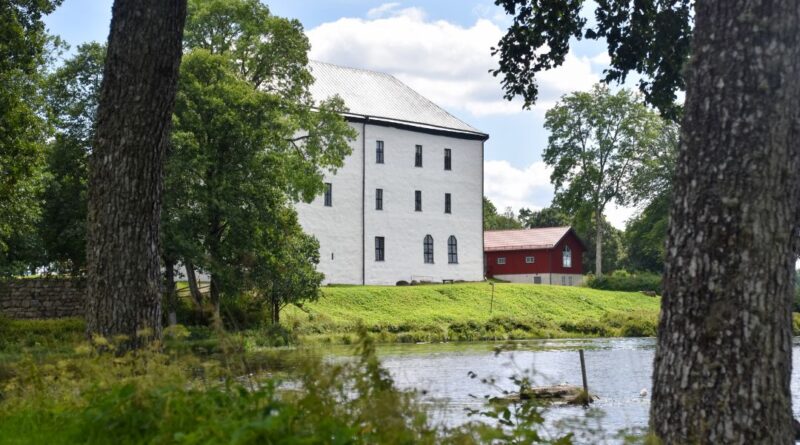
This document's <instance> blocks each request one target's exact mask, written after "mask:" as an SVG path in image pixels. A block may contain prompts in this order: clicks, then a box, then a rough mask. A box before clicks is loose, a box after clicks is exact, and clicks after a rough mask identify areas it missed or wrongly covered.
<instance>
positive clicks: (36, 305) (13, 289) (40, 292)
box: [0, 278, 86, 318]
mask: <svg viewBox="0 0 800 445" xmlns="http://www.w3.org/2000/svg"><path fill="white" fill-rule="evenodd" d="M85 290H86V282H85V280H83V279H77V278H25V279H12V280H0V314H2V315H5V316H7V317H11V318H61V317H81V316H83V312H84V303H85Z"/></svg>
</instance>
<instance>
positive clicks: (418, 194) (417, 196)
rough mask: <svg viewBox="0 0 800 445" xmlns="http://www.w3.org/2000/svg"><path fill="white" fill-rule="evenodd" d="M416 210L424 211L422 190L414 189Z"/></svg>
mask: <svg viewBox="0 0 800 445" xmlns="http://www.w3.org/2000/svg"><path fill="white" fill-rule="evenodd" d="M414 210H415V211H417V212H421V211H422V190H415V191H414Z"/></svg>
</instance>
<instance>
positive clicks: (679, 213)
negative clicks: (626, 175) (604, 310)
mask: <svg viewBox="0 0 800 445" xmlns="http://www.w3.org/2000/svg"><path fill="white" fill-rule="evenodd" d="M798 104H800V3H798V2H797V1H796V0H705V1H701V2H696V19H695V31H694V39H693V55H692V61H691V62H690V67H689V71H688V73H687V92H686V109H685V115H684V119H683V125H682V138H681V139H682V140H681V146H680V152H679V157H678V164H677V172H676V178H675V189H674V197H673V202H672V214H671V220H670V228H669V234H668V239H667V246H666V247H667V262H666V269H665V272H664V296H663V300H662V309H661V323H660V326H659V330H658V344H657V349H656V356H655V365H654V371H653V374H654V375H653V402H652V405H651V411H650V423H651V428H652V430H653V433H654V434H655V435H656V436H658V437H659V438H660V439H661V440H662V441H663V443H666V444H678V443H725V444H756V443H758V444H777V443H781V444H789V443H793V430H792V410H791V398H790V390H789V382H790V377H791V353H792V345H791V338H792V329H791V328H792V320H791V302H792V285H793V282H794V278H793V275H792V274H793V273H794V272H793V269H794V255H793V253H794V252H796V249H797V246H798V225H797V224H798V216H800V145H798V136H800V132H798V118H800V115H799V114H798V108H799V107H798Z"/></svg>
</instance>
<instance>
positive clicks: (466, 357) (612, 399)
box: [378, 337, 800, 432]
mask: <svg viewBox="0 0 800 445" xmlns="http://www.w3.org/2000/svg"><path fill="white" fill-rule="evenodd" d="M498 345H499V344H497V343H491V342H481V343H444V344H425V345H387V346H381V347H380V348H379V349H378V354H379V356H380V358H381V361H382V363H383V365H384V367H385V368H387V369H388V370H389V371H390V372H391V374H392V376H393V377H394V379H395V382H396V384H397V385H398V386H399V387H401V388H404V389H416V390H419V391H423V393H422V395H421V398H422V400H423V401H424V402H425V403H429V404H434V405H435V407H436V409H435V410H434V412H435V413H436V415H435V420H437V421H438V422H441V423H443V424H445V425H449V426H456V425H458V424H461V423H464V422H467V421H469V420H470V417H468V416H467V414H466V409H467V408H473V409H480V408H481V407H482V405H483V402H482V396H484V395H487V394H490V395H493V396H495V395H498V394H500V391H501V390H503V389H506V390H510V391H513V390H514V389H515V386H514V384H513V383H512V382H511V381H510V380H509V377H511V376H512V375H514V374H517V375H520V374H523V373H529V374H528V375H531V376H532V378H533V380H534V382H535V383H536V384H537V385H549V384H558V383H563V382H566V383H569V384H572V385H580V384H581V371H580V359H579V356H578V352H577V350H578V349H579V348H582V349H584V350H585V357H586V367H587V379H588V382H589V391H590V392H591V393H592V394H596V395H597V396H599V397H600V399H599V400H597V401H596V402H595V403H594V404H593V406H594V407H596V408H598V409H599V410H600V411H602V412H603V417H602V419H601V420H600V421H599V422H600V424H601V425H602V428H603V429H604V430H605V431H607V432H615V431H618V430H621V429H631V428H644V427H646V426H647V415H648V409H649V405H650V391H651V389H650V377H651V373H652V367H653V353H654V352H655V339H654V338H604V339H560V340H534V341H525V342H518V343H516V345H517V349H516V350H514V351H513V352H503V353H501V354H499V355H496V354H495V349H496V347H497V346H498ZM793 352H794V354H793V362H794V363H793V369H794V370H795V372H794V374H793V376H792V394H793V397H794V403H793V405H794V411H795V417H800V397H798V396H800V373H798V371H797V369H798V367H800V357H799V356H800V337H798V338H795V341H794V348H793ZM470 372H473V373H475V374H477V375H478V378H477V379H473V378H470V376H469V373H470ZM480 378H494V379H496V385H497V387H499V388H497V387H490V386H487V385H484V384H482V383H481V382H480ZM642 390H646V391H647V394H646V395H643V394H642ZM473 396H478V397H477V398H476V397H473ZM547 418H548V423H549V424H551V425H552V422H554V421H556V420H558V419H563V418H575V419H581V418H584V419H585V418H586V411H585V410H584V409H583V408H580V407H561V408H554V409H552V410H550V412H549V414H548V415H547ZM592 422H596V420H592Z"/></svg>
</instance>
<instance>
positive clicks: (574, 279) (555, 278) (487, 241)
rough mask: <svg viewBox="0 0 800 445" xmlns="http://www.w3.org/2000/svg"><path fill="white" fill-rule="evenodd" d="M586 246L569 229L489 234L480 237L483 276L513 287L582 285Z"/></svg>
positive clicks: (542, 229)
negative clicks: (506, 282)
mask: <svg viewBox="0 0 800 445" xmlns="http://www.w3.org/2000/svg"><path fill="white" fill-rule="evenodd" d="M585 251H586V246H585V245H584V244H583V241H581V240H580V238H578V236H577V235H576V234H575V231H574V230H572V228H571V227H544V228H540V229H519V230H490V231H487V232H484V234H483V252H484V265H485V268H486V276H487V277H489V278H498V279H501V280H506V281H512V282H515V283H535V284H558V285H564V286H577V285H580V284H581V283H583V267H582V263H581V260H582V259H583V252H585Z"/></svg>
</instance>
